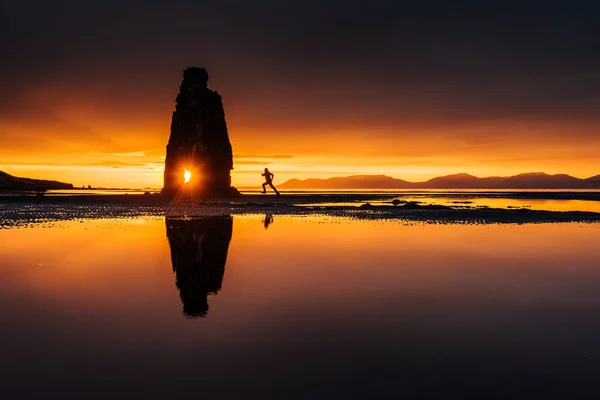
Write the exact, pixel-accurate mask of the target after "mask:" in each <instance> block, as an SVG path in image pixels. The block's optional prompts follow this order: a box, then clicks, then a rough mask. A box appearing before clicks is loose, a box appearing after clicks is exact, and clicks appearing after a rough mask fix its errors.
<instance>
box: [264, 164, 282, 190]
mask: <svg viewBox="0 0 600 400" xmlns="http://www.w3.org/2000/svg"><path fill="white" fill-rule="evenodd" d="M261 176H264V177H265V183H263V184H262V187H263V191H262V192H263V193H267V185H269V186H271V189H273V190H274V191H275V193H276V194H277V196H279V191H277V189H275V186H273V177H274V176H275V175H273V174H272V173H271V172H269V169H268V168H265V172H264V173H262V174H261Z"/></svg>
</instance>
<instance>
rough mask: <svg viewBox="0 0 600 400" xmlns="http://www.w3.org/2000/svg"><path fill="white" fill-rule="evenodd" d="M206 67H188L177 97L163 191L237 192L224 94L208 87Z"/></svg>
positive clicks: (223, 194)
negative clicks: (186, 175)
mask: <svg viewBox="0 0 600 400" xmlns="http://www.w3.org/2000/svg"><path fill="white" fill-rule="evenodd" d="M207 84H208V73H207V72H206V70H205V69H204V68H187V69H186V70H185V71H184V72H183V81H182V82H181V87H180V88H179V94H178V95H177V99H176V106H175V111H174V112H173V118H172V121H171V135H170V137H169V143H168V144H167V155H166V158H165V173H164V187H163V193H165V194H170V195H174V194H176V193H177V191H179V190H180V189H183V188H184V186H183V185H184V181H185V180H184V172H185V170H186V169H187V170H188V171H190V172H191V173H192V174H191V180H190V182H189V183H187V184H186V185H187V188H189V189H190V190H193V191H194V192H196V193H200V194H206V195H211V196H227V195H232V194H237V193H238V192H237V190H236V189H235V188H233V187H231V170H232V169H233V152H232V149H231V143H230V142H229V135H228V133H227V124H226V123H225V112H224V110H223V103H222V101H221V96H220V95H219V94H218V93H217V92H215V91H212V90H210V89H209V88H208V87H207Z"/></svg>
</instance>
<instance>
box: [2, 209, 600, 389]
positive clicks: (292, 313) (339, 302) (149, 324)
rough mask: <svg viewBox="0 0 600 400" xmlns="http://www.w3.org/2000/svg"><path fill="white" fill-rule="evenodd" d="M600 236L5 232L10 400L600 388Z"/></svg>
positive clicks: (304, 230)
mask: <svg viewBox="0 0 600 400" xmlns="http://www.w3.org/2000/svg"><path fill="white" fill-rule="evenodd" d="M599 241H600V225H598V224H534V225H436V224H416V223H401V222H398V221H354V220H348V219H336V218H328V217H278V216H275V217H274V220H273V222H272V223H270V224H268V226H265V221H264V217H261V216H235V217H216V218H215V217H213V218H208V219H200V220H187V221H185V220H183V221H182V220H167V221H166V220H165V218H145V219H130V220H88V221H83V222H79V221H75V222H60V223H56V224H53V225H51V226H50V225H44V226H37V227H33V228H26V229H8V230H0V243H2V246H1V247H0V285H1V286H0V318H1V320H2V330H1V331H0V343H1V345H0V346H1V347H0V351H1V354H2V357H0V397H2V398H49V397H57V396H59V397H62V398H69V397H70V398H110V397H112V398H121V397H133V396H135V398H137V397H139V398H169V397H174V396H181V395H186V396H187V397H189V396H193V397H214V398H233V399H239V398H332V397H339V398H398V397H400V396H402V395H408V396H409V397H410V396H412V397H414V396H419V397H423V396H431V395H435V396H437V397H436V398H448V397H450V396H451V395H455V394H457V395H460V396H464V395H468V394H475V395H478V396H481V398H531V396H533V395H543V396H544V398H550V397H553V398H575V397H576V396H579V397H577V398H585V397H584V396H587V397H588V398H595V396H596V395H598V394H600V386H599V385H600V384H599V383H598V382H599V378H600V319H599V317H598V316H599V315H600V290H598V288H599V287H600V269H599V268H598V266H599V265H600V250H599V248H598V243H599ZM215 293H217V294H216V295H215Z"/></svg>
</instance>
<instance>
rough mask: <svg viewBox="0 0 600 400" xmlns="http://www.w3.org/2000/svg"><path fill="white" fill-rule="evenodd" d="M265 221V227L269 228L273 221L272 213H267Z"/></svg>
mask: <svg viewBox="0 0 600 400" xmlns="http://www.w3.org/2000/svg"><path fill="white" fill-rule="evenodd" d="M263 223H264V224H265V229H267V228H268V227H269V224H272V223H273V216H272V215H271V214H266V215H265V220H264V221H263Z"/></svg>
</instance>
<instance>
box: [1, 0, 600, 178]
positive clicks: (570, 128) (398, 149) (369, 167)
mask: <svg viewBox="0 0 600 400" xmlns="http://www.w3.org/2000/svg"><path fill="white" fill-rule="evenodd" d="M405 3H409V5H407V4H405ZM587 3H593V2H586V3H584V2H577V1H573V2H563V5H562V6H557V5H550V4H549V3H548V4H547V3H542V2H540V3H539V4H541V5H538V6H527V5H524V2H514V3H513V2H512V1H501V2H500V1H498V2H496V1H485V2H484V1H472V2H460V1H422V2H421V1H419V2H416V1H415V2H402V1H398V0H393V1H377V0H372V1H356V0H344V1H342V0H334V1H324V0H319V1H316V0H303V1H299V2H298V1H280V0H269V1H263V0H256V1H246V0H218V1H198V0H185V1H183V0H169V1H158V0H143V1H142V0H122V1H118V2H117V1H95V2H91V1H84V0H66V1H63V0H57V1H47V0H30V1H23V0H0V59H1V60H2V61H1V62H0V88H1V93H2V96H1V97H0V170H3V171H5V172H8V173H11V174H13V175H17V176H25V177H31V178H42V179H55V180H61V181H66V182H71V183H73V184H75V185H78V186H80V185H88V184H89V185H92V186H104V187H136V188H137V187H153V188H159V187H161V186H162V178H163V176H162V171H163V164H162V163H163V162H164V156H165V146H166V143H167V140H168V137H169V128H170V121H171V114H172V111H173V110H174V107H175V102H174V100H175V96H176V94H177V92H178V89H179V84H180V82H181V78H182V71H183V69H184V68H186V67H189V66H199V67H205V68H206V69H207V70H208V72H209V75H210V80H209V87H210V88H211V89H213V90H217V91H218V92H219V93H220V94H221V95H222V96H223V102H224V106H225V113H226V118H227V124H228V129H229V135H230V139H231V143H232V146H233V151H234V168H235V169H234V171H233V172H232V177H233V184H234V185H238V186H247V185H257V186H258V185H260V183H261V182H262V181H261V176H260V172H261V170H262V168H264V167H265V166H268V167H269V169H271V170H272V171H273V172H274V173H275V176H276V178H275V183H277V182H279V183H281V182H283V181H285V180H287V179H289V178H300V179H304V178H309V177H321V178H322V177H330V176H346V175H352V174H386V175H390V176H393V177H396V178H402V179H408V180H425V179H429V178H431V177H434V176H438V175H446V174H451V173H458V172H468V173H471V174H474V175H478V176H490V175H511V174H516V173H520V172H534V171H544V172H547V173H569V174H572V175H574V176H577V177H580V178H585V177H589V176H592V175H597V174H600V157H599V156H598V155H599V154H600V112H599V110H600V51H599V49H600V25H599V24H598V15H600V6H598V5H594V4H587Z"/></svg>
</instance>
